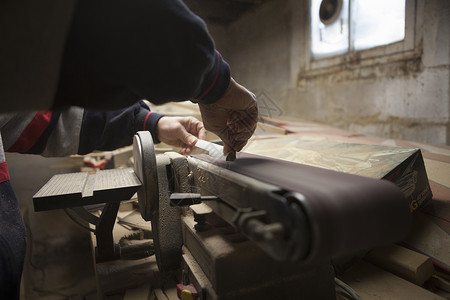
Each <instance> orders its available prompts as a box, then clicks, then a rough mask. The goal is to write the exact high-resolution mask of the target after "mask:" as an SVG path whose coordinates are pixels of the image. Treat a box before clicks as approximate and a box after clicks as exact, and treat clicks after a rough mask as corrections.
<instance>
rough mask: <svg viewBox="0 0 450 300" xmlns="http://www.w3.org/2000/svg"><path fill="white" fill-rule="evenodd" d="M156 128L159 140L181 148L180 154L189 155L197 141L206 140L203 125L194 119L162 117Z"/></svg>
mask: <svg viewBox="0 0 450 300" xmlns="http://www.w3.org/2000/svg"><path fill="white" fill-rule="evenodd" d="M156 126H157V129H156V130H157V135H158V136H157V138H158V140H160V141H161V142H164V143H166V144H168V145H171V146H175V147H180V148H181V150H180V154H189V153H190V152H191V151H192V148H193V147H194V145H195V143H196V142H197V139H202V140H204V139H205V138H206V130H205V128H204V127H203V123H202V122H200V121H199V120H197V119H196V118H194V117H162V118H161V119H159V121H158V123H157V124H156Z"/></svg>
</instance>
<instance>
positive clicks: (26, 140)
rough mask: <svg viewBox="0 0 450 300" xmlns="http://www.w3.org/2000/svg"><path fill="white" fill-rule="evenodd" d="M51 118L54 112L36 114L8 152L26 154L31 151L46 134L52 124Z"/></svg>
mask: <svg viewBox="0 0 450 300" xmlns="http://www.w3.org/2000/svg"><path fill="white" fill-rule="evenodd" d="M51 117H52V112H50V111H40V112H38V113H36V115H35V116H34V118H33V120H31V122H30V123H29V124H28V125H27V127H26V128H25V130H24V131H23V132H22V134H21V135H20V137H19V138H18V139H17V141H16V142H15V143H14V145H12V146H11V147H10V148H9V149H8V150H7V152H19V153H24V152H27V151H28V150H30V149H31V147H33V145H34V144H36V142H37V141H38V140H39V138H40V137H41V135H42V134H43V133H44V131H45V129H46V128H47V126H48V124H49V123H50V118H51Z"/></svg>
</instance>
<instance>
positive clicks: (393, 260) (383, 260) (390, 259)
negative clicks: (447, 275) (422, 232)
mask: <svg viewBox="0 0 450 300" xmlns="http://www.w3.org/2000/svg"><path fill="white" fill-rule="evenodd" d="M365 259H366V260H367V261H369V262H371V263H373V264H375V265H377V266H379V267H380V268H383V269H384V270H387V271H389V272H391V273H393V274H395V275H397V276H399V277H401V278H403V279H406V280H408V281H409V282H412V283H414V284H417V285H420V286H422V285H423V284H424V283H425V281H427V280H428V279H430V278H431V276H432V275H433V273H434V266H433V262H432V260H431V258H429V257H428V256H426V255H423V254H420V253H417V252H415V251H412V250H409V249H406V248H404V247H401V246H397V245H392V246H388V247H383V248H378V249H374V250H372V251H370V252H369V253H368V254H367V255H366V257H365Z"/></svg>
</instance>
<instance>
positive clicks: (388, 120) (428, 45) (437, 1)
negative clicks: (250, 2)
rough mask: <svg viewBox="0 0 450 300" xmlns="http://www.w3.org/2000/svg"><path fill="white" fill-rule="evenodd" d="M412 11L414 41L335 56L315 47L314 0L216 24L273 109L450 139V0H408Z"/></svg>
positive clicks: (238, 73)
mask: <svg viewBox="0 0 450 300" xmlns="http://www.w3.org/2000/svg"><path fill="white" fill-rule="evenodd" d="M407 19H408V20H409V23H407V26H406V31H407V33H406V34H407V37H408V42H403V43H399V44H398V45H394V46H390V48H389V47H384V48H383V47H380V48H378V49H375V50H372V52H371V51H366V52H363V53H356V54H350V55H346V56H343V57H340V58H337V59H335V60H334V61H333V60H331V61H328V63H324V61H314V60H313V59H312V57H311V55H310V50H309V44H310V42H309V39H310V38H309V1H298V0H272V1H268V2H266V3H265V4H263V5H261V6H259V7H258V8H257V9H256V10H254V11H251V12H248V13H246V14H245V15H244V16H243V17H241V18H240V19H239V20H237V21H235V22H234V23H232V24H230V25H228V26H226V27H221V26H217V25H215V26H210V31H211V34H212V35H213V37H214V38H215V40H216V44H217V47H218V49H220V50H221V51H222V52H223V53H224V56H225V57H226V59H227V61H228V62H229V63H230V65H231V67H232V73H233V76H234V77H235V78H236V79H237V80H238V81H239V82H241V83H243V84H244V85H246V86H247V87H249V88H250V89H252V90H253V91H254V92H256V94H260V95H262V97H263V98H265V99H266V100H267V99H269V101H272V103H273V104H274V107H275V109H274V110H272V115H273V116H278V115H284V116H291V117H296V118H301V119H305V120H311V121H317V122H321V123H326V124H330V125H332V126H337V127H340V128H343V129H350V130H352V131H354V132H356V133H364V134H372V135H377V136H382V137H387V138H395V139H407V140H413V141H419V142H426V143H432V144H450V125H449V124H450V122H449V120H450V117H449V116H450V105H449V102H450V91H449V73H450V71H449V70H450V58H449V56H450V31H449V30H450V1H447V0H430V1H422V0H416V1H415V0H407ZM408 45H409V46H408ZM392 47H394V48H392ZM395 47H396V48H395ZM408 47H409V49H408ZM389 52H391V54H390V55H387V54H386V53H389ZM392 53H394V54H392ZM370 56H372V58H366V57H370ZM261 93H263V94H261Z"/></svg>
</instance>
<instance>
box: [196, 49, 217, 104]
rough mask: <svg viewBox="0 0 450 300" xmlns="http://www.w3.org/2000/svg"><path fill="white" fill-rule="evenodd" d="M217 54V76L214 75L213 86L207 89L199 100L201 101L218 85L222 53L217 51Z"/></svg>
mask: <svg viewBox="0 0 450 300" xmlns="http://www.w3.org/2000/svg"><path fill="white" fill-rule="evenodd" d="M216 53H217V69H216V75H214V80H213V82H212V83H211V85H210V86H209V88H207V89H206V91H205V92H204V93H203V94H202V95H201V96H200V97H198V98H197V99H198V100H201V99H202V98H203V97H205V96H206V95H207V94H208V93H209V91H210V90H211V89H212V88H213V87H214V85H215V84H216V81H217V78H219V74H220V53H219V51H217V50H216Z"/></svg>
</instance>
